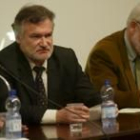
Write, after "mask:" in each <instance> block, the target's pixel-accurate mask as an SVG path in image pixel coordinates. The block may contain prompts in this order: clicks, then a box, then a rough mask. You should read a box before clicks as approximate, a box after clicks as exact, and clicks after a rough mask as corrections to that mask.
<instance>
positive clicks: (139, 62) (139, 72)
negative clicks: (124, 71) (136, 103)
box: [135, 57, 140, 90]
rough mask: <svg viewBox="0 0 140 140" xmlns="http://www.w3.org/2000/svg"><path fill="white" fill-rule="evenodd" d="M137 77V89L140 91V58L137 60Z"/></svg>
mask: <svg viewBox="0 0 140 140" xmlns="http://www.w3.org/2000/svg"><path fill="white" fill-rule="evenodd" d="M135 77H136V83H137V87H138V89H139V90H140V58H139V57H137V58H136V60H135Z"/></svg>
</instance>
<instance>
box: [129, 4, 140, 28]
mask: <svg viewBox="0 0 140 140" xmlns="http://www.w3.org/2000/svg"><path fill="white" fill-rule="evenodd" d="M132 21H139V22H140V3H139V4H137V5H136V6H135V7H134V8H133V9H132V11H131V12H130V15H129V16H128V19H127V26H128V25H129V24H130V23H131V22H132Z"/></svg>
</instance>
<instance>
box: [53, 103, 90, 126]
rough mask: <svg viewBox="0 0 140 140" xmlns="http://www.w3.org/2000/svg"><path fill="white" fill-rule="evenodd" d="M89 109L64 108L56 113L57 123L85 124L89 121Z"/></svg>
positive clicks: (77, 107) (81, 107) (82, 106)
mask: <svg viewBox="0 0 140 140" xmlns="http://www.w3.org/2000/svg"><path fill="white" fill-rule="evenodd" d="M89 115H90V114H89V109H88V107H86V106H85V105H78V106H66V107H65V108H62V109H60V110H58V111H57V114H56V121H57V123H77V122H86V121H87V120H88V119H89V117H90V116H89Z"/></svg>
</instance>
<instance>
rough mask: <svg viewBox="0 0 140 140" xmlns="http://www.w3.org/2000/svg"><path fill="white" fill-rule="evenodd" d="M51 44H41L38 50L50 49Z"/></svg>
mask: <svg viewBox="0 0 140 140" xmlns="http://www.w3.org/2000/svg"><path fill="white" fill-rule="evenodd" d="M50 48H51V46H43V45H40V46H39V47H38V49H37V50H50Z"/></svg>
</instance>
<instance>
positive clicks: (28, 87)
mask: <svg viewBox="0 0 140 140" xmlns="http://www.w3.org/2000/svg"><path fill="white" fill-rule="evenodd" d="M0 69H1V70H3V71H4V72H5V73H6V74H8V75H9V76H10V77H12V78H13V79H14V80H16V81H17V82H19V83H20V84H21V85H23V86H24V87H26V88H27V89H29V90H30V91H32V92H34V93H35V94H38V92H37V91H36V90H35V89H33V88H32V87H30V86H29V85H27V84H26V83H25V82H23V81H21V80H20V79H19V78H18V77H17V76H15V75H14V74H12V73H11V72H10V71H8V70H7V69H6V68H5V67H4V66H3V65H2V64H0ZM0 78H1V79H2V80H3V81H4V82H5V84H6V86H7V89H8V91H10V90H11V86H10V84H9V82H8V81H7V80H6V78H4V77H3V76H1V75H0ZM48 102H50V103H52V104H53V105H55V106H56V107H59V108H63V107H64V106H62V105H60V104H58V103H56V102H54V101H52V100H50V99H49V98H48ZM65 109H66V110H67V111H69V112H71V113H74V114H75V115H78V116H79V117H81V118H83V117H82V116H81V115H80V114H77V113H75V112H73V111H71V110H70V109H67V108H65ZM88 122H89V124H90V125H91V126H95V127H96V128H97V129H99V130H100V131H101V132H102V133H103V135H104V136H105V137H106V139H107V140H109V137H108V135H107V134H106V132H105V131H104V130H103V129H102V127H101V126H99V125H97V124H96V123H95V122H93V121H91V120H89V121H88Z"/></svg>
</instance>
